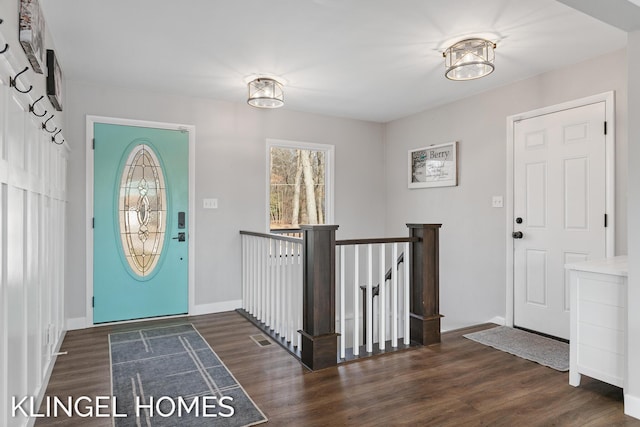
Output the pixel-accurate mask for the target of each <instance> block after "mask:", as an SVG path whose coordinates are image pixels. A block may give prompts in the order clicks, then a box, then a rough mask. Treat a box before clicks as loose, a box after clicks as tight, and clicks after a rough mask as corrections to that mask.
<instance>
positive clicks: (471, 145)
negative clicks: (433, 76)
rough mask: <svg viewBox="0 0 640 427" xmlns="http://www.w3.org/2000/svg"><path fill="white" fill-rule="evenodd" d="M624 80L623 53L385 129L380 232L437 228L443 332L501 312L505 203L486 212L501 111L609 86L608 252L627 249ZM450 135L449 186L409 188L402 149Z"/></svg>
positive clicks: (499, 144)
mask: <svg viewBox="0 0 640 427" xmlns="http://www.w3.org/2000/svg"><path fill="white" fill-rule="evenodd" d="M497 67H499V64H498V65H497ZM496 73H499V68H498V70H497V71H496ZM487 78H492V76H489V77H487ZM443 84H461V85H464V84H469V85H472V84H473V82H451V83H449V82H443ZM626 86H627V83H626V53H625V51H617V52H614V53H611V54H608V55H605V56H602V57H600V58H596V59H593V60H590V61H587V62H585V63H581V64H577V65H574V66H571V67H567V68H564V69H560V70H557V71H553V72H549V73H546V74H542V75H539V76H536V77H533V78H530V79H527V80H523V81H521V82H518V83H515V84H511V85H508V86H504V87H502V88H499V89H496V90H493V91H490V92H486V93H484V94H480V95H477V96H473V97H470V98H466V99H463V100H461V101H457V102H453V103H451V104H448V105H444V106H442V107H439V108H435V109H432V110H428V111H424V112H422V113H419V114H415V115H413V116H410V117H406V118H403V119H399V120H395V121H393V122H390V123H388V124H387V125H386V127H385V136H384V141H385V172H386V175H387V180H386V194H387V216H386V231H387V234H389V235H397V234H399V233H402V232H403V231H404V226H403V224H404V223H407V222H419V223H421V222H425V223H442V224H443V226H442V229H441V230H440V312H441V313H442V314H443V315H444V316H445V318H444V319H443V328H444V329H452V328H457V327H461V326H465V325H471V324H477V323H480V322H486V321H488V320H490V319H492V318H494V317H496V316H501V317H504V316H505V305H506V301H505V298H506V297H505V287H506V283H505V269H506V265H505V262H506V253H505V250H506V249H505V232H506V222H505V221H506V213H505V209H504V208H503V209H497V208H492V207H491V198H492V196H494V195H501V196H506V195H505V191H506V178H505V177H506V153H505V147H506V117H507V116H510V115H513V114H517V113H522V112H526V111H530V110H533V109H536V108H541V107H546V106H549V105H554V104H559V103H561V102H565V101H570V100H573V99H578V98H582V97H585V96H589V95H593V94H598V93H602V92H607V91H611V90H614V91H615V92H616V168H617V169H616V215H615V219H616V227H617V229H616V253H617V254H624V253H626V246H627V239H626V234H627V224H626V193H627V178H626V177H627V162H626V158H627V132H626V129H627V107H626V105H627V98H626V91H627V87H626ZM449 141H459V145H458V172H459V175H458V179H459V183H458V186H457V187H442V188H429V189H417V190H408V189H407V150H409V149H411V148H418V147H424V146H427V145H430V144H440V143H445V142H449Z"/></svg>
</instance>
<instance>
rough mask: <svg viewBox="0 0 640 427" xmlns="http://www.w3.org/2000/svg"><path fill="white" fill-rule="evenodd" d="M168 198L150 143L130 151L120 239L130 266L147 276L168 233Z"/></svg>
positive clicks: (122, 195)
mask: <svg viewBox="0 0 640 427" xmlns="http://www.w3.org/2000/svg"><path fill="white" fill-rule="evenodd" d="M166 200H167V195H166V187H165V182H164V175H163V173H162V168H161V166H160V162H159V161H158V157H157V156H156V154H155V152H154V151H153V149H152V148H151V147H150V146H149V145H147V144H140V145H138V146H136V147H134V148H133V150H131V153H130V154H129V157H128V158H127V161H126V163H125V166H124V170H123V172H122V177H121V178H120V197H119V203H118V209H119V212H118V213H119V215H118V216H119V223H120V238H121V242H122V249H123V250H124V254H125V258H126V260H127V263H128V264H129V266H130V267H131V269H132V270H133V272H134V273H136V274H137V275H138V276H142V277H145V276H148V275H149V274H151V273H152V272H153V270H154V268H155V267H156V266H157V264H158V260H159V259H160V255H161V253H162V247H163V244H164V239H165V231H166V228H165V226H166V224H165V218H166V212H167V205H166Z"/></svg>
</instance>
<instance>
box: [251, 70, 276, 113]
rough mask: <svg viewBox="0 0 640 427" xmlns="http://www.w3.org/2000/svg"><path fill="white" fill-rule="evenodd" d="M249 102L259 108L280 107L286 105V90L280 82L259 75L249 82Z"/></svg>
mask: <svg viewBox="0 0 640 427" xmlns="http://www.w3.org/2000/svg"><path fill="white" fill-rule="evenodd" d="M247 103H248V104H249V105H251V106H252V107H257V108H279V107H282V106H283V105H284V92H283V91H282V84H280V82H278V81H276V80H274V79H269V78H265V77H259V78H257V79H254V80H252V81H250V82H249V99H247Z"/></svg>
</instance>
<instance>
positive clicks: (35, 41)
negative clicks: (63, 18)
mask: <svg viewBox="0 0 640 427" xmlns="http://www.w3.org/2000/svg"><path fill="white" fill-rule="evenodd" d="M19 31H20V35H19V37H20V44H21V45H22V49H24V53H26V54H27V58H28V59H29V62H30V63H31V68H33V71H35V72H36V73H40V74H42V72H43V71H44V66H45V62H44V17H43V16H42V10H41V9H40V3H38V0H20V24H19Z"/></svg>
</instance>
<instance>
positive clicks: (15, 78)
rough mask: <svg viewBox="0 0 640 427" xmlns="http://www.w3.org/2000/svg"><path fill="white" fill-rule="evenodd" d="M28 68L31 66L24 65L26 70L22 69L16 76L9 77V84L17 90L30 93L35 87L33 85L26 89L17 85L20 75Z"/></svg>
mask: <svg viewBox="0 0 640 427" xmlns="http://www.w3.org/2000/svg"><path fill="white" fill-rule="evenodd" d="M28 69H29V67H24V70H22V71H20V72H19V73H18V74H16V76H15V77H9V86H11V87H12V88H14V89H15V90H17V91H18V92H20V93H29V92H31V89H33V85H29V89H26V90H22V89H19V88H18V86H16V83H17V81H18V77H19V76H20V74H22V73H25V72H26V71H27V70H28Z"/></svg>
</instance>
